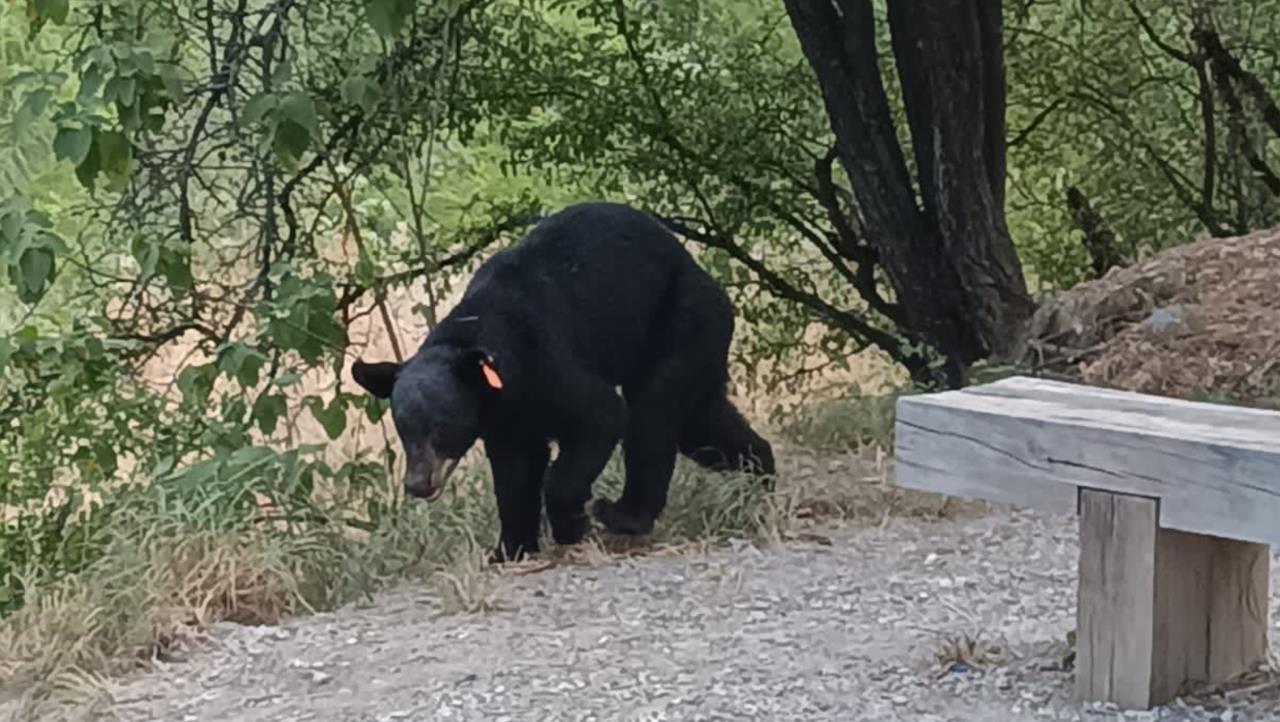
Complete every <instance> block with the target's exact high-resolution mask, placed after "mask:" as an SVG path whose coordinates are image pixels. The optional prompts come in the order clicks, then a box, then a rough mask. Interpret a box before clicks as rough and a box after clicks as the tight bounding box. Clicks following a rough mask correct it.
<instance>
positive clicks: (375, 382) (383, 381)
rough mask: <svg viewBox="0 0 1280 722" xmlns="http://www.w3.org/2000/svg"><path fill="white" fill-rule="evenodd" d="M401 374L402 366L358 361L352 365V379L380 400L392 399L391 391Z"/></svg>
mask: <svg viewBox="0 0 1280 722" xmlns="http://www.w3.org/2000/svg"><path fill="white" fill-rule="evenodd" d="M399 373H400V364H398V363H391V362H386V361H384V362H381V363H372V364H367V363H365V362H364V361H356V362H355V363H353V364H351V377H352V378H354V379H355V380H356V383H358V384H360V385H361V386H363V387H364V389H365V391H368V392H369V393H371V394H373V395H374V396H377V397H378V398H380V399H389V398H391V389H392V388H393V387H394V386H395V385H396V376H397V375H399Z"/></svg>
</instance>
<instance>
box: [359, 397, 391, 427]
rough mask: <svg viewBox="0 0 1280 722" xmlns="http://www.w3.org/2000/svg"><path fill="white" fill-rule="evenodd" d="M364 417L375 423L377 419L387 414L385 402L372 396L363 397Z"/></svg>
mask: <svg viewBox="0 0 1280 722" xmlns="http://www.w3.org/2000/svg"><path fill="white" fill-rule="evenodd" d="M363 398H364V415H365V417H366V418H368V419H369V421H371V422H373V423H375V424H376V423H377V422H378V420H379V419H381V418H382V417H383V416H385V415H386V413H387V402H385V401H383V400H382V399H380V398H378V397H377V396H374V395H373V394H365V395H364V397H363Z"/></svg>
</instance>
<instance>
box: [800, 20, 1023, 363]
mask: <svg viewBox="0 0 1280 722" xmlns="http://www.w3.org/2000/svg"><path fill="white" fill-rule="evenodd" d="M786 6H787V11H788V13H789V14H790V16H791V22H792V25H793V27H794V28H795V31H796V34H797V36H798V37H799V39H800V44H801V47H802V49H803V51H804V54H805V56H806V58H807V59H808V61H809V64H810V66H812V68H813V70H814V73H815V75H816V76H817V79H818V83H819V85H820V86H821V88H822V93H823V99H824V101H825V103H826V108H827V115H828V116H829V118H830V120H831V126H832V130H833V131H834V133H835V136H836V144H837V148H838V151H839V155H840V161H841V163H842V164H843V165H844V168H845V171H846V173H847V174H848V175H849V178H850V183H851V185H852V186H853V191H854V195H855V196H856V197H857V200H858V205H859V208H860V210H861V211H862V214H863V216H864V218H865V224H866V233H867V238H868V240H869V241H870V242H871V243H872V244H873V245H874V246H875V247H876V250H877V251H878V252H879V254H880V258H881V261H882V263H883V265H884V268H885V272H886V274H887V276H888V278H889V281H890V284H891V285H892V286H893V289H894V292H895V294H896V296H897V300H898V301H899V303H900V304H901V305H902V306H903V307H904V309H905V311H906V314H907V325H908V327H909V328H910V329H911V331H912V332H913V333H914V334H916V335H917V336H918V337H919V338H920V339H922V340H924V341H927V342H928V343H930V344H932V345H933V346H935V347H936V348H937V349H938V350H939V351H941V352H942V353H943V354H944V355H945V356H946V357H947V358H948V360H949V361H951V362H952V364H958V365H960V366H967V365H968V364H971V363H973V362H974V361H977V360H978V359H980V358H983V357H985V356H987V355H989V354H993V355H995V356H997V357H1002V358H1003V357H1007V356H1009V355H1010V354H1011V352H1012V351H1013V350H1014V348H1015V347H1016V344H1017V342H1018V339H1019V335H1020V333H1021V330H1022V327H1023V325H1024V323H1025V321H1026V320H1027V319H1028V318H1030V316H1031V313H1032V311H1034V303H1033V302H1032V300H1031V297H1030V295H1029V294H1028V293H1027V288H1026V282H1025V281H1024V279H1023V277H1022V267H1021V265H1020V263H1019V262H1018V256H1017V253H1016V251H1015V250H1014V247H1013V242H1012V240H1011V239H1010V237H1009V231H1008V228H1007V227H1006V225H1005V218H1004V184H1005V138H1004V96H1005V93H1004V60H1003V46H1002V42H1001V31H1002V17H1001V10H1000V4H999V3H991V2H987V1H986V0H890V2H889V24H890V29H891V31H892V37H893V43H892V45H893V53H894V58H895V63H896V65H897V69H898V75H899V77H900V79H901V81H902V87H903V102H904V105H905V108H906V115H907V124H908V126H909V129H910V135H911V140H912V148H913V153H914V158H915V166H916V179H915V180H916V183H917V184H918V189H919V193H918V195H917V186H916V185H915V184H913V182H912V177H911V173H910V171H909V169H908V167H907V163H906V157H905V154H904V153H903V150H902V147H901V145H900V144H899V142H898V137H897V134H896V131H895V129H894V126H893V120H892V116H891V114H890V108H889V101H888V97H887V95H886V93H885V90H884V83H883V79H882V78H881V76H880V70H879V66H878V64H877V56H876V39H875V35H876V28H875V17H874V12H873V10H872V6H871V2H870V0H831V1H829V2H813V1H812V0H786ZM953 376H954V374H953Z"/></svg>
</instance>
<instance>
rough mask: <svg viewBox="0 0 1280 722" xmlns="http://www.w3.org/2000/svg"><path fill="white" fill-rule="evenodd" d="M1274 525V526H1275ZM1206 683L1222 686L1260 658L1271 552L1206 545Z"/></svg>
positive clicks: (1234, 544) (1227, 542) (1221, 542)
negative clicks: (1207, 569)
mask: <svg viewBox="0 0 1280 722" xmlns="http://www.w3.org/2000/svg"><path fill="white" fill-rule="evenodd" d="M1278 523H1280V522H1278ZM1207 543H1208V544H1211V549H1210V551H1209V553H1208V558H1209V568H1210V570H1212V577H1211V579H1210V582H1209V602H1208V619H1207V623H1206V624H1205V627H1206V629H1207V630H1208V635H1209V660H1208V668H1209V681H1210V682H1213V683H1217V682H1224V681H1226V680H1229V679H1231V678H1232V677H1235V676H1237V675H1239V674H1241V673H1242V672H1246V671H1248V670H1250V669H1252V668H1253V667H1254V666H1255V665H1257V664H1258V663H1259V662H1261V661H1262V660H1263V659H1265V658H1266V654H1267V613H1268V606H1267V604H1268V598H1269V595H1270V586H1271V548H1270V547H1268V546H1267V545H1265V544H1250V543H1248V542H1241V541H1236V540H1234V539H1210V540H1208V542H1207Z"/></svg>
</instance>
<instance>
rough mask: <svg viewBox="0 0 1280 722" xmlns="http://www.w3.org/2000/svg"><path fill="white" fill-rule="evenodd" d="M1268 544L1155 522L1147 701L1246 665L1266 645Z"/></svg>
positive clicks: (1235, 672) (1253, 661)
mask: <svg viewBox="0 0 1280 722" xmlns="http://www.w3.org/2000/svg"><path fill="white" fill-rule="evenodd" d="M1270 551H1271V550H1270V548H1269V547H1267V546H1266V545H1263V544H1251V543H1249V542H1241V541H1236V540H1234V539H1220V538H1217V537H1210V536H1202V535H1200V534H1188V533H1186V532H1180V531H1173V530H1169V529H1161V530H1160V533H1159V536H1158V537H1157V540H1156V581H1155V617H1154V619H1155V651H1154V653H1153V666H1152V680H1151V701H1152V703H1154V704H1161V703H1164V702H1167V701H1168V700H1170V699H1173V698H1174V697H1176V696H1177V695H1179V694H1181V693H1183V692H1185V691H1187V690H1190V689H1193V688H1195V687H1197V686H1201V685H1206V684H1219V683H1222V682H1226V681H1229V680H1231V679H1232V678H1234V677H1236V676H1238V675H1240V674H1242V673H1244V672H1247V671H1249V670H1250V669H1252V668H1253V667H1254V666H1256V665H1257V664H1259V663H1260V662H1261V661H1262V660H1263V659H1265V655H1266V651H1267V612H1266V610H1267V606H1266V605H1267V594H1268V586H1269V581H1270V575H1269V574H1268V571H1267V570H1268V564H1269V561H1270Z"/></svg>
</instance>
